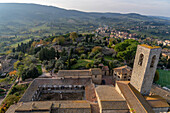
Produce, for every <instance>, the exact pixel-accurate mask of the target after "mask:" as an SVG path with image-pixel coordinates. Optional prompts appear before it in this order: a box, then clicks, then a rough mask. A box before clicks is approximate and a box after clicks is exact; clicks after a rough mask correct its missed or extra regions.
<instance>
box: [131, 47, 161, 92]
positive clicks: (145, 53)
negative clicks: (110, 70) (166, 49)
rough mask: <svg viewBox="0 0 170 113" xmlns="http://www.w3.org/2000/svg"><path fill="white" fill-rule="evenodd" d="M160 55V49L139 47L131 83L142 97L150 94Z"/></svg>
mask: <svg viewBox="0 0 170 113" xmlns="http://www.w3.org/2000/svg"><path fill="white" fill-rule="evenodd" d="M160 53H161V48H160V47H152V46H147V45H144V44H143V45H138V48H137V52H136V57H135V62H134V66H133V71H132V77H131V81H130V83H131V84H132V85H133V86H134V87H135V88H136V89H137V90H138V91H139V92H140V93H141V94H142V95H148V94H149V93H150V90H151V86H152V83H153V79H154V75H155V71H156V68H157V64H158V60H159V56H160Z"/></svg>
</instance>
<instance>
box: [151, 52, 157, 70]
mask: <svg viewBox="0 0 170 113" xmlns="http://www.w3.org/2000/svg"><path fill="white" fill-rule="evenodd" d="M155 60H156V55H154V56H153V57H152V61H151V65H150V67H154V64H155Z"/></svg>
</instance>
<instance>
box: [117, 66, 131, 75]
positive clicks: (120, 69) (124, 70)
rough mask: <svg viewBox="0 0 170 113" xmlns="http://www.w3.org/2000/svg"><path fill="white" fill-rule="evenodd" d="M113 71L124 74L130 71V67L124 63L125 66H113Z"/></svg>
mask: <svg viewBox="0 0 170 113" xmlns="http://www.w3.org/2000/svg"><path fill="white" fill-rule="evenodd" d="M114 71H116V72H119V73H121V74H126V73H131V71H132V68H131V67H129V66H127V65H125V66H122V67H118V68H114Z"/></svg>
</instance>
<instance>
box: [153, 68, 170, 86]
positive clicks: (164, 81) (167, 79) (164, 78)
mask: <svg viewBox="0 0 170 113" xmlns="http://www.w3.org/2000/svg"><path fill="white" fill-rule="evenodd" d="M158 71H159V80H158V81H157V82H156V83H157V84H159V85H161V86H166V87H168V88H170V71H166V70H160V69H159V70H158Z"/></svg>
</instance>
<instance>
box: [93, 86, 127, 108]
mask: <svg viewBox="0 0 170 113" xmlns="http://www.w3.org/2000/svg"><path fill="white" fill-rule="evenodd" d="M96 93H97V94H96V95H97V97H98V98H99V100H100V103H101V106H102V110H109V109H110V110H128V109H129V108H128V106H127V103H126V100H125V99H124V98H123V97H122V96H121V95H120V94H119V93H118V92H117V91H116V90H115V88H114V87H113V86H97V87H96Z"/></svg>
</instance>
